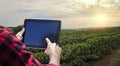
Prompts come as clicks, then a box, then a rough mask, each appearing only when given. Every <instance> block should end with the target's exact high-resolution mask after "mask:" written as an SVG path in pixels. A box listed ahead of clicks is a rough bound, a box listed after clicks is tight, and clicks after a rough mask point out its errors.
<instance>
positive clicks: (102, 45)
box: [13, 27, 120, 66]
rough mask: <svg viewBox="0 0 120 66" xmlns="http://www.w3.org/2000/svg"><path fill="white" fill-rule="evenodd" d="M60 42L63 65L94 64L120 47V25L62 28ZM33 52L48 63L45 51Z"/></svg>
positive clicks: (90, 65)
mask: <svg viewBox="0 0 120 66" xmlns="http://www.w3.org/2000/svg"><path fill="white" fill-rule="evenodd" d="M13 32H15V31H14V30H13ZM59 44H60V46H61V47H62V55H61V66H92V64H91V62H95V61H97V60H99V59H101V58H103V57H104V56H105V55H107V54H109V53H110V52H111V51H113V50H114V49H116V48H118V47H120V27H106V28H105V27H104V28H89V29H88V28H86V29H71V30H70V29H69V30H61V34H60V43H59ZM32 52H33V54H34V55H35V57H36V58H37V59H39V60H40V61H41V63H48V57H46V56H45V54H44V52H39V51H38V50H32Z"/></svg>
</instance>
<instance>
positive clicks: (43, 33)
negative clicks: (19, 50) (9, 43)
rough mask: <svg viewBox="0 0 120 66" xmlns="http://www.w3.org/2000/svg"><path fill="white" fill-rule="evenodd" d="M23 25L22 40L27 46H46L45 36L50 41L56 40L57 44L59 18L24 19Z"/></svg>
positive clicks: (59, 25) (59, 26)
mask: <svg viewBox="0 0 120 66" xmlns="http://www.w3.org/2000/svg"><path fill="white" fill-rule="evenodd" d="M24 27H25V33H24V38H23V42H24V43H25V44H26V46H27V47H33V48H46V47H47V44H46V41H45V38H46V37H48V38H49V39H50V40H51V42H56V43H57V44H58V42H59V34H60V28H61V21H60V20H37V19H26V20H25V22H24Z"/></svg>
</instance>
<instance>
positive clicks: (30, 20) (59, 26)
mask: <svg viewBox="0 0 120 66" xmlns="http://www.w3.org/2000/svg"><path fill="white" fill-rule="evenodd" d="M33 21H34V22H38V21H45V22H49V21H50V22H52V21H53V22H59V23H58V24H59V25H58V28H57V29H58V30H57V34H58V35H57V42H56V43H57V44H59V36H60V31H61V21H60V20H46V19H25V21H24V28H26V24H27V23H28V22H33ZM27 27H28V26H27ZM25 35H26V30H25V32H24V35H23V40H22V41H23V43H24V40H25V39H24V36H25ZM26 47H27V48H31V49H40V50H45V49H46V48H45V47H35V46H28V45H26Z"/></svg>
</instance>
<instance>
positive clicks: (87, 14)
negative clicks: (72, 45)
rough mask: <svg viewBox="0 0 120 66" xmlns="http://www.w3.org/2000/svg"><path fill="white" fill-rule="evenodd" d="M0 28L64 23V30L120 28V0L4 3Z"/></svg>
mask: <svg viewBox="0 0 120 66" xmlns="http://www.w3.org/2000/svg"><path fill="white" fill-rule="evenodd" d="M0 1H1V2H0V9H1V10H0V25H3V26H7V27H8V26H18V25H23V23H24V20H25V19H53V20H61V21H62V28H63V29H69V28H70V29H71V28H73V29H74V28H89V27H111V26H120V20H119V19H120V0H0Z"/></svg>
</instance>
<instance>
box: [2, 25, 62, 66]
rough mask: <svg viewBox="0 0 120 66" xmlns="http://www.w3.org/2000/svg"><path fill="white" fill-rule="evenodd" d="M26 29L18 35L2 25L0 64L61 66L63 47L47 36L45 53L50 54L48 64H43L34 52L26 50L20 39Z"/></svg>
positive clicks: (5, 65)
mask: <svg viewBox="0 0 120 66" xmlns="http://www.w3.org/2000/svg"><path fill="white" fill-rule="evenodd" d="M24 31H25V29H24V28H23V30H22V31H20V32H19V33H18V34H17V35H16V36H15V35H14V34H13V33H12V32H10V31H9V30H8V29H7V28H6V27H3V26H0V66H60V55H61V48H60V47H59V46H58V45H57V44H56V43H52V42H51V41H50V40H49V39H48V38H46V42H47V48H46V50H45V54H46V55H48V56H49V58H50V60H49V63H48V64H41V63H40V62H39V61H38V60H37V59H36V58H35V57H34V56H33V54H32V52H28V51H26V50H25V48H26V46H25V44H24V43H22V42H21V41H20V40H21V39H22V34H23V33H24Z"/></svg>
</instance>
